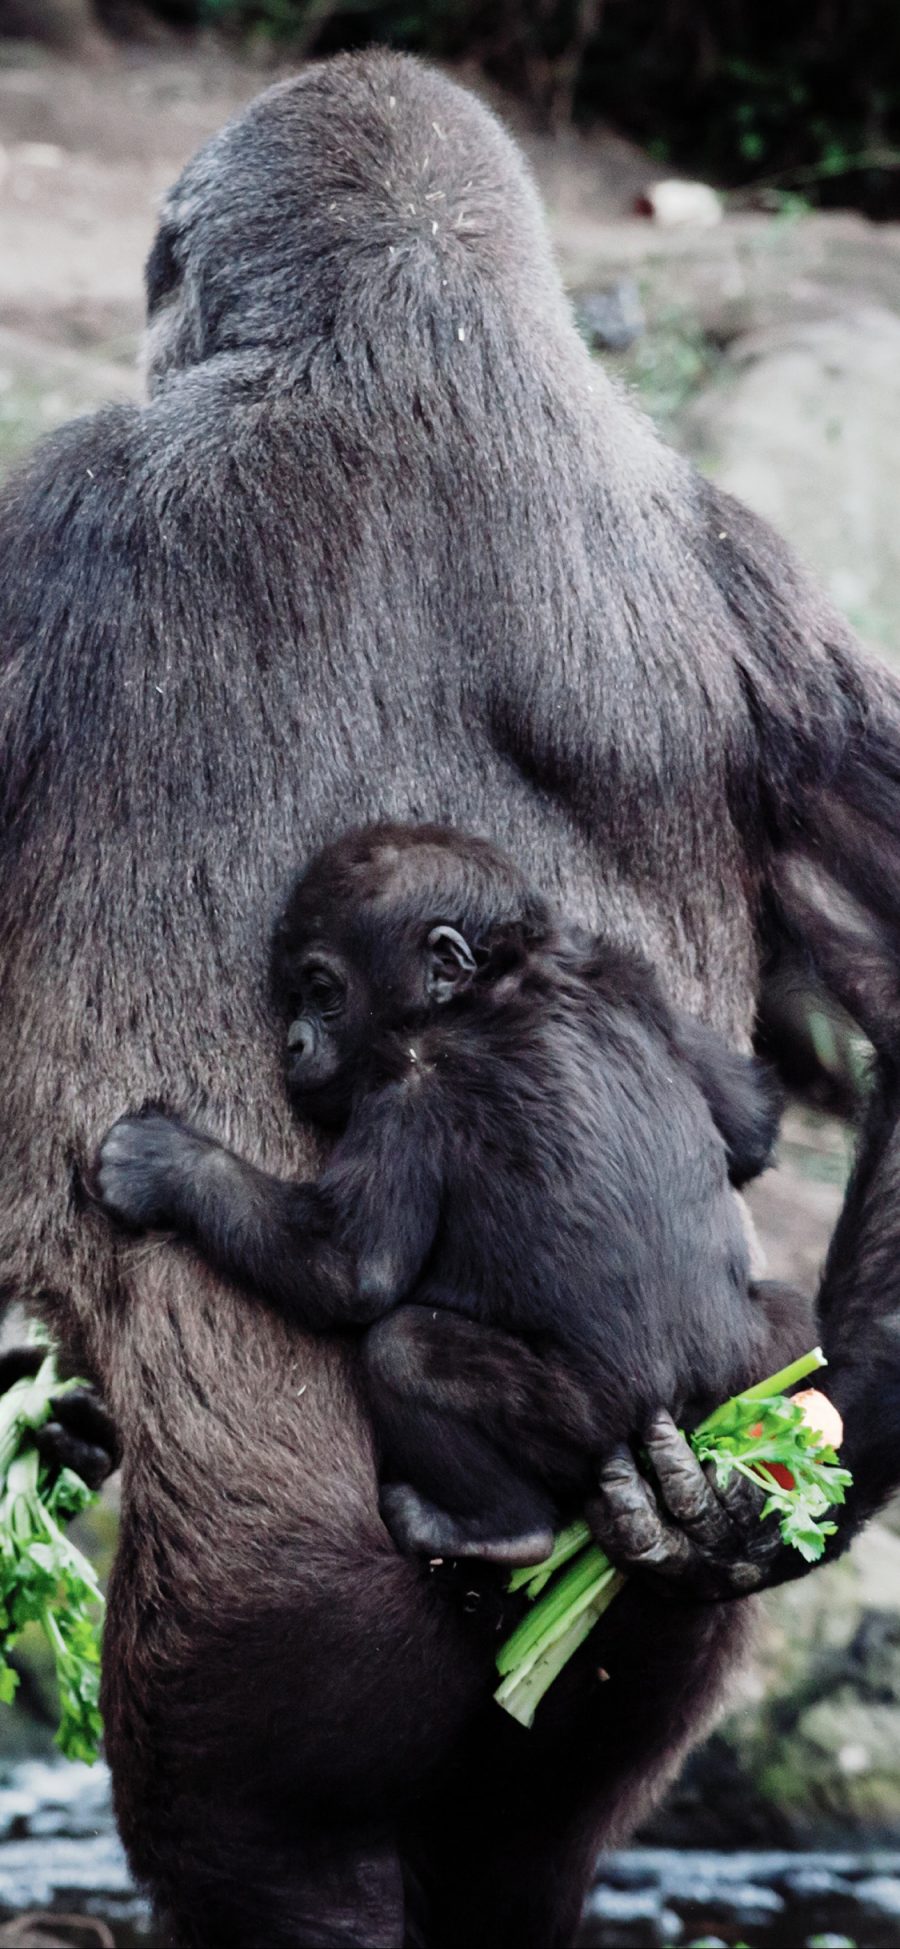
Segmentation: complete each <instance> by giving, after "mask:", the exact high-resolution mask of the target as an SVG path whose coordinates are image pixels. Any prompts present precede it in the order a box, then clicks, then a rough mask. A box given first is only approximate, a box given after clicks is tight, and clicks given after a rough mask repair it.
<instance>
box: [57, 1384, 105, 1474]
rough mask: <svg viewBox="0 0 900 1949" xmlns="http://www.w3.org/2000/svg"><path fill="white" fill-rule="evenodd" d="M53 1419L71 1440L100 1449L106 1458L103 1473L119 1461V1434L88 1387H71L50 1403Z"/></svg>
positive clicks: (99, 1401)
mask: <svg viewBox="0 0 900 1949" xmlns="http://www.w3.org/2000/svg"><path fill="white" fill-rule="evenodd" d="M51 1406H52V1409H53V1414H54V1418H55V1420H56V1421H57V1422H59V1424H60V1425H61V1426H62V1427H63V1428H64V1429H65V1430H66V1433H67V1434H69V1435H71V1436H72V1438H73V1440H75V1441H81V1442H84V1443H85V1444H86V1445H87V1446H88V1447H91V1448H98V1449H103V1450H104V1451H105V1453H106V1454H107V1455H108V1457H109V1467H108V1469H107V1473H109V1472H110V1470H111V1469H112V1468H116V1467H117V1466H118V1464H119V1461H120V1460H121V1451H120V1444H119V1431H118V1429H117V1427H116V1424H115V1422H114V1420H113V1418H112V1415H111V1414H110V1413H109V1411H108V1410H107V1408H105V1407H104V1405H103V1402H102V1401H101V1400H100V1397H99V1395H98V1394H97V1393H96V1392H95V1390H94V1389H93V1388H92V1387H71V1388H69V1389H68V1391H67V1392H66V1393H65V1394H58V1395H57V1396H56V1399H55V1400H54V1401H52V1402H51Z"/></svg>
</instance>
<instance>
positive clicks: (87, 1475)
mask: <svg viewBox="0 0 900 1949" xmlns="http://www.w3.org/2000/svg"><path fill="white" fill-rule="evenodd" d="M34 1441H35V1447H36V1448H37V1451H38V1454H39V1455H40V1456H41V1459H42V1460H43V1461H45V1462H46V1463H47V1464H48V1466H49V1467H50V1468H51V1469H55V1470H59V1469H74V1471H75V1474H76V1475H80V1476H81V1479H82V1481H83V1482H86V1483H87V1486H88V1488H89V1489H99V1488H100V1487H101V1486H102V1484H103V1483H104V1482H105V1481H106V1478H107V1476H108V1475H111V1474H112V1471H113V1468H114V1467H115V1463H114V1462H113V1459H112V1456H111V1455H110V1453H109V1450H108V1449H106V1448H100V1447H97V1446H95V1445H94V1444H93V1443H91V1442H86V1441H79V1439H78V1436H77V1435H73V1434H70V1433H69V1430H68V1429H67V1428H64V1427H63V1426H62V1425H61V1423H60V1422H59V1421H45V1423H44V1426H43V1428H38V1429H37V1430H36V1432H35V1437H34Z"/></svg>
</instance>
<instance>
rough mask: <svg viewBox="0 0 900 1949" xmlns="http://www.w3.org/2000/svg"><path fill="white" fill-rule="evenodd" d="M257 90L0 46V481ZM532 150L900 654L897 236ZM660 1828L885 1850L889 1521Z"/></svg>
mask: <svg viewBox="0 0 900 1949" xmlns="http://www.w3.org/2000/svg"><path fill="white" fill-rule="evenodd" d="M267 78H268V77H267V76H266V75H265V74H262V73H261V72H260V71H259V70H258V69H253V68H252V67H251V66H250V65H248V64H244V65H242V66H238V65H236V64H235V63H233V62H231V61H229V60H225V59H223V58H221V57H220V56H218V55H216V54H215V53H214V52H211V51H208V52H205V53H202V52H201V53H200V54H197V55H195V56H194V57H192V58H191V59H190V60H189V59H187V58H186V57H185V56H184V55H181V54H177V53H174V52H173V51H172V50H171V47H167V48H166V49H165V50H164V51H161V52H160V51H156V52H153V53H148V52H147V51H146V50H145V51H142V52H140V53H138V54H133V55H130V56H127V57H126V56H124V55H122V56H107V57H106V58H103V59H101V60H99V61H98V63H97V64H96V65H95V66H93V67H85V66H81V67H76V66H72V65H66V64H63V63H61V62H58V61H51V60H49V59H48V58H47V57H45V56H40V55H38V54H37V53H36V52H34V51H33V50H29V49H28V48H26V47H21V46H20V47H16V48H13V47H12V46H7V47H6V48H4V47H3V46H2V45H0V293H2V297H0V467H3V466H5V465H7V464H8V463H9V462H10V461H11V460H12V459H13V458H14V457H15V456H16V455H17V454H18V453H19V452H21V451H23V450H24V449H25V448H26V447H27V446H28V445H29V444H30V443H31V442H32V441H33V439H34V438H35V437H36V435H37V434H39V433H40V432H41V431H43V430H44V429H45V428H47V427H49V426H51V425H53V424H54V423H56V422H57V421H59V420H61V419H64V418H67V417H69V416H70V415H71V414H72V413H76V412H80V411H83V410H85V409H87V408H89V407H91V406H92V405H94V404H95V403H97V402H99V401H100V400H105V399H110V398H126V397H129V396H132V395H134V393H135V392H136V390H137V379H136V374H135V363H134V360H135V349H136V342H137V336H138V332H139V327H140V314H141V302H140V280H141V265H142V260H143V257H144V255H145V253H146V250H147V247H148V244H149V241H150V238H151V235H152V229H153V221H154V209H155V206H156V203H157V200H158V198H159V196H160V194H161V192H162V190H163V189H164V187H165V185H166V184H167V183H168V182H169V181H170V180H171V178H172V177H173V175H174V174H175V172H176V171H177V169H178V167H179V165H180V163H181V162H182V161H183V159H184V158H185V157H186V156H187V155H188V154H189V153H190V151H191V150H192V149H193V148H194V147H195V146H196V144H197V142H198V141H199V140H201V139H202V137H203V136H204V135H205V134H206V133H207V132H209V131H210V130H211V129H213V128H214V127H216V126H217V125H218V124H219V122H221V120H222V119H223V118H224V117H225V116H226V115H227V114H228V113H229V112H230V111H231V110H232V109H233V108H234V107H235V106H237V105H238V104H239V103H240V102H241V101H243V100H244V99H246V98H247V97H248V96H249V95H251V94H252V93H254V92H255V91H256V89H257V88H258V87H259V86H260V85H262V82H263V81H264V80H265V79H267ZM528 146H529V148H530V150H531V154H532V160H533V164H534V167H535V169H536V172H537V174H538V177H539V179H540V181H541V184H542V187H543V188H544V191H545V194H546V196H547V198H548V202H549V205H550V211H551V221H552V225H553V229H554V234H555V237H556V242H557V245H558V249H559V253H560V257H561V260H562V263H563V267H564V270H565V274H566V277H567V279H568V281H569V284H570V287H571V288H572V290H573V292H575V293H579V294H581V295H582V297H584V295H585V294H593V295H594V296H595V297H596V295H597V294H598V293H599V294H600V295H601V298H602V300H603V305H602V306H601V309H603V307H604V306H606V307H607V308H608V302H609V294H610V292H612V309H613V314H614V315H615V316H616V317H618V318H619V320H620V321H621V318H622V317H623V316H624V318H625V320H626V328H625V329H623V330H622V331H621V332H620V336H622V337H627V336H628V334H629V331H633V330H634V329H635V326H636V324H637V323H639V321H640V318H641V315H643V318H644V320H645V328H644V329H643V330H642V331H639V332H638V334H637V336H635V337H634V339H633V342H632V343H631V345H630V347H629V348H628V349H625V350H622V351H619V352H616V353H611V354H609V363H610V365H611V366H612V367H613V369H615V370H617V371H618V372H619V373H620V374H621V375H622V377H623V379H624V380H625V381H626V383H628V384H630V385H632V386H633V387H635V388H636V389H637V391H638V394H639V396H640V397H641V398H642V399H643V401H644V403H645V405H646V406H647V408H648V410H649V411H651V412H652V413H653V414H654V415H655V416H656V417H657V419H658V420H659V421H660V423H661V424H662V425H663V427H664V428H665V431H666V432H667V434H668V435H669V437H671V438H673V439H675V440H676V441H678V442H679V443H681V444H682V445H683V446H684V447H685V448H686V449H687V450H688V451H690V452H691V453H692V454H693V455H694V456H695V457H696V458H697V459H698V461H699V462H700V464H701V465H702V466H704V467H705V468H707V469H708V470H709V471H710V472H712V473H714V474H715V476H716V478H717V479H718V480H719V481H720V482H721V483H722V484H723V485H724V486H726V487H728V488H731V489H732V490H734V491H735V492H738V493H740V494H741V495H743V496H744V498H745V499H747V500H748V501H750V502H751V503H752V504H753V505H754V506H755V507H756V508H757V509H758V510H759V511H760V512H761V513H763V514H765V515H768V516H769V517H770V518H771V519H773V520H774V521H775V522H776V523H777V525H778V526H779V527H780V528H781V529H782V530H783V532H784V533H785V534H786V535H787V536H789V538H790V539H791V540H792V541H793V542H794V543H795V544H796V546H797V547H798V548H799V550H800V552H801V553H802V554H803V555H804V556H805V557H806V558H807V560H808V561H809V562H810V564H811V565H812V566H813V568H814V569H816V571H817V572H818V574H819V575H820V577H821V578H822V579H823V580H824V581H825V583H826V584H827V586H828V587H829V588H830V590H831V592H832V594H833V596H834V598H835V599H836V601H837V602H838V604H839V605H840V606H841V607H842V608H843V609H844V610H845V611H846V613H847V614H848V615H849V616H851V618H852V620H853V621H854V623H855V624H856V625H857V626H858V627H859V628H860V629H861V630H862V632H863V634H864V635H865V636H866V637H867V638H868V640H869V641H870V642H871V644H872V645H873V646H874V647H875V648H876V649H877V650H879V651H883V652H885V653H887V654H889V655H898V654H900V620H898V618H900V606H898V603H897V600H896V593H897V590H898V588H900V525H898V523H897V519H896V495H897V486H898V472H900V461H898V458H897V455H898V452H900V438H898V436H900V227H896V228H879V229H874V228H873V227H872V226H870V225H869V224H867V223H866V222H864V221H863V220H862V219H860V218H856V217H854V216H841V215H838V216H834V215H828V216H822V215H815V214H810V213H804V212H802V211H800V210H798V209H797V208H796V207H793V208H791V209H790V210H786V211H783V212H782V213H781V214H780V215H776V216H771V215H769V216H767V215H763V214H760V213H756V212H750V211H739V210H733V211H728V212H727V214H726V218H725V221H723V222H722V223H720V224H719V225H718V226H716V227H714V228H711V229H697V228H691V227H687V228H683V229H671V230H666V229H663V228H661V227H658V226H656V225H654V224H653V223H652V222H649V221H648V220H647V219H642V218H638V217H635V216H633V215H632V214H631V212H632V209H633V205H634V201H635V197H636V196H637V194H638V193H639V192H640V191H641V190H642V189H643V188H644V187H645V186H646V184H647V182H648V181H649V180H651V179H652V177H653V175H654V174H656V173H658V172H655V171H654V169H653V167H652V166H651V165H649V164H648V163H647V162H646V160H645V159H644V158H643V157H641V156H640V155H639V154H638V153H637V152H636V151H634V150H633V149H632V148H631V147H630V146H629V145H628V144H626V143H624V142H621V141H619V140H617V139H613V138H607V139H602V140H595V141H593V142H591V143H590V144H582V143H579V142H577V141H575V140H574V139H573V140H572V141H571V142H569V143H567V144H558V145H556V146H555V147H549V146H548V145H546V144H543V143H539V142H535V141H530V142H529V144H528ZM629 320H630V321H631V322H630V324H629V323H628V321H629ZM845 1167H846V1145H845V1142H844V1140H843V1137H842V1134H841V1132H840V1131H839V1129H838V1128H837V1127H836V1126H827V1125H824V1124H823V1123H822V1122H821V1121H820V1120H816V1119H810V1118H808V1117H801V1116H795V1117H794V1118H793V1119H792V1120H791V1122H790V1124H789V1128H788V1131H787V1135H786V1138H785V1142H784V1144H783V1147H782V1159H781V1163H780V1166H779V1169H778V1171H777V1172H775V1173H772V1174H770V1176H769V1178H768V1179H767V1180H766V1181H765V1183H764V1184H763V1185H762V1186H761V1187H759V1188H758V1189H757V1190H756V1192H755V1193H754V1199H753V1203H754V1210H755V1212H756V1216H757V1220H758V1223H759V1225H760V1229H761V1232H762V1234H763V1237H764V1239H765V1243H766V1246H767V1249H768V1251H769V1255H770V1263H771V1266H772V1270H773V1271H774V1272H776V1273H778V1274H781V1275H785V1276H790V1277H796V1278H797V1279H798V1280H799V1281H800V1282H802V1283H804V1284H809V1283H810V1282H811V1281H813V1280H814V1278H815V1274H816V1270H817V1267H818V1265H819V1263H820V1261H821V1256H822V1252H823V1249H824V1243H825V1240H826V1238H827V1234H828V1230H829V1227H830V1225H831V1223H832V1222H833V1218H834V1213H835V1211H836V1209H837V1204H838V1201H839V1197H840V1185H841V1182H842V1180H843V1175H844V1171H845ZM654 1832H655V1833H656V1834H657V1835H658V1836H659V1835H662V1836H664V1837H667V1838H671V1839H673V1840H675V1841H677V1842H678V1843H679V1844H680V1845H685V1844H690V1843H693V1844H694V1845H697V1844H698V1843H700V1842H705V1841H707V1840H709V1841H711V1842H712V1843H713V1844H718V1845H727V1844H734V1842H735V1841H736V1840H741V1841H743V1842H747V1841H750V1842H756V1843H757V1844H760V1845H761V1844H766V1845H771V1846H777V1845H781V1844H788V1845H790V1844H794V1845H796V1844H798V1843H800V1844H805V1845H811V1844H813V1843H818V1842H825V1843H829V1842H831V1843H833V1842H834V1841H835V1840H837V1839H838V1838H841V1839H844V1838H846V1839H848V1842H849V1841H850V1840H859V1841H862V1840H867V1841H870V1840H872V1839H873V1838H874V1839H878V1840H880V1841H883V1842H884V1843H885V1844H886V1845H887V1844H889V1843H897V1842H900V1540H898V1538H897V1537H896V1536H895V1535H893V1534H892V1533H891V1532H890V1530H887V1529H884V1528H878V1529H873V1530H872V1531H870V1533H869V1536H868V1537H867V1538H866V1539H864V1540H863V1542H862V1543H860V1544H859V1545H858V1546H857V1548H856V1549H855V1551H854V1552H853V1554H852V1556H851V1558H850V1560H849V1561H848V1562H847V1563H846V1564H841V1565H839V1566H837V1567H835V1568H834V1569H832V1570H829V1571H825V1572H822V1573H820V1574H819V1575H817V1576H816V1577H815V1578H813V1579H811V1580H809V1581H807V1582H805V1583H803V1584H801V1585H799V1586H797V1587H796V1588H794V1589H793V1590H790V1591H788V1592H785V1593H784V1594H782V1595H781V1596H779V1597H778V1598H777V1599H776V1600H773V1602H772V1604H771V1608H770V1612H769V1619H768V1623H767V1627H766V1633H765V1638H764V1643H763V1646H762V1651H761V1659H760V1663H759V1665H758V1667H757V1670H756V1672H755V1673H754V1674H753V1675H752V1676H751V1678H750V1679H748V1682H747V1687H746V1689H745V1695H744V1698H743V1701H742V1704H741V1709H740V1710H739V1712H738V1713H737V1714H736V1716H735V1717H734V1718H733V1720H732V1721H731V1722H729V1725H728V1726H727V1727H726V1729H725V1730H724V1731H723V1733H722V1734H719V1735H717V1736H716V1738H715V1739H714V1740H713V1742H711V1744H710V1746H709V1747H708V1749H707V1751H706V1754H705V1756H704V1757H703V1759H702V1761H701V1762H699V1763H698V1765H697V1766H695V1768H694V1769H693V1770H692V1772H691V1773H690V1774H689V1776H688V1779H687V1781H686V1783H685V1784H684V1785H683V1786H682V1787H681V1788H680V1789H679V1790H678V1792H677V1794H676V1795H675V1796H674V1798H673V1800H672V1803H671V1805H670V1808H669V1811H668V1814H667V1816H666V1819H665V1821H664V1822H657V1823H656V1825H655V1829H654Z"/></svg>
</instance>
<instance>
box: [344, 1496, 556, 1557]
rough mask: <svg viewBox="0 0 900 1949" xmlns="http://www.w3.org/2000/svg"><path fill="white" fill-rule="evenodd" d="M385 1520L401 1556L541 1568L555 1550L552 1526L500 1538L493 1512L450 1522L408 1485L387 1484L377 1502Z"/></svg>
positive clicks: (425, 1498) (446, 1512)
mask: <svg viewBox="0 0 900 1949" xmlns="http://www.w3.org/2000/svg"><path fill="white" fill-rule="evenodd" d="M379 1507H380V1510H381V1518H382V1521H383V1523H384V1526H385V1528H386V1529H387V1530H388V1532H389V1533H390V1535H391V1537H392V1538H393V1540H394V1542H395V1543H396V1545H397V1548H398V1550H402V1551H403V1552H404V1554H405V1555H407V1556H425V1557H477V1558H479V1560H480V1561H481V1562H482V1563H504V1564H508V1565H509V1567H510V1569H516V1568H518V1567H519V1565H521V1564H531V1563H543V1561H544V1558H545V1557H548V1556H549V1555H550V1552H551V1550H552V1548H553V1531H552V1529H551V1528H550V1526H549V1524H546V1525H544V1526H540V1525H539V1526H537V1527H535V1528H533V1529H528V1530H523V1531H522V1532H520V1533H517V1534H515V1535H512V1534H510V1535H503V1534H500V1535H498V1534H497V1530H498V1527H499V1525H498V1524H497V1523H496V1522H494V1523H493V1524H492V1523H491V1516H490V1512H489V1511H486V1512H485V1513H484V1514H483V1515H481V1516H451V1515H450V1513H449V1511H448V1510H446V1509H440V1508H439V1507H438V1505H437V1504H436V1503H433V1502H429V1501H428V1498H427V1497H426V1496H422V1495H420V1494H419V1492H418V1490H417V1489H414V1488H413V1487H412V1485H411V1484H410V1483H408V1482H388V1483H385V1485H384V1487H383V1488H382V1490H381V1494H380V1497H379Z"/></svg>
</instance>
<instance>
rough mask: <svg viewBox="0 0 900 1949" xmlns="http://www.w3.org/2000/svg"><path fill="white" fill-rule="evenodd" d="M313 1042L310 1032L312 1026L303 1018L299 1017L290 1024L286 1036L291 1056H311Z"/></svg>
mask: <svg viewBox="0 0 900 1949" xmlns="http://www.w3.org/2000/svg"><path fill="white" fill-rule="evenodd" d="M314 1041H315V1037H314V1035H313V1031H312V1024H311V1023H310V1022H307V1021H306V1020H305V1018H304V1017H303V1016H300V1017H299V1019H298V1020H297V1021H296V1022H292V1023H291V1026H290V1028H289V1029H288V1034H287V1046H288V1048H289V1049H290V1050H291V1052H292V1054H294V1055H297V1056H311V1055H312V1050H313V1043H314Z"/></svg>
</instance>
